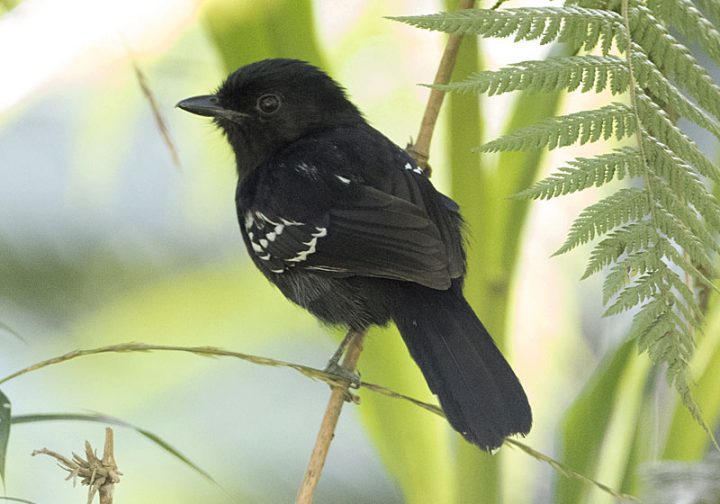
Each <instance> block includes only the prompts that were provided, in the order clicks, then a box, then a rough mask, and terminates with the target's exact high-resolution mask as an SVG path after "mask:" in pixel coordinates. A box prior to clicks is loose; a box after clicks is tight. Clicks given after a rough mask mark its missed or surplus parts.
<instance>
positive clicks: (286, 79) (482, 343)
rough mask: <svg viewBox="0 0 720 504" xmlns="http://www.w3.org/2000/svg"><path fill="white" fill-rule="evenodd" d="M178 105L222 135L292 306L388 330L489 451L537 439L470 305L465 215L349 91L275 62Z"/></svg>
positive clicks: (241, 215) (247, 236) (239, 197)
mask: <svg viewBox="0 0 720 504" xmlns="http://www.w3.org/2000/svg"><path fill="white" fill-rule="evenodd" d="M178 106H179V107H180V108H183V109H185V110H187V111H189V112H192V113H195V114H199V115H205V116H210V117H214V120H215V122H216V123H217V124H218V125H219V126H220V128H221V129H222V130H223V131H224V133H225V135H226V137H227V139H228V141H229V143H230V145H231V146H232V147H233V150H234V152H235V156H236V164H237V170H238V176H239V181H238V187H237V193H236V204H237V212H238V219H239V222H240V230H241V233H242V236H243V239H244V241H245V245H246V246H247V248H248V251H249V253H250V256H251V257H252V260H253V262H254V263H255V265H256V266H257V267H258V268H259V269H260V271H262V272H263V274H265V276H266V277H267V278H268V279H269V280H270V281H271V282H273V283H274V284H275V285H277V287H278V288H279V289H280V290H281V291H282V292H283V294H285V296H286V297H287V298H288V299H290V300H292V301H293V302H295V303H297V304H298V305H300V306H302V307H304V308H306V309H307V310H309V311H310V312H311V313H313V314H314V315H316V316H317V317H318V318H320V319H321V320H323V321H324V322H327V323H330V324H341V325H344V326H346V327H349V328H352V329H356V330H364V329H366V328H367V327H369V326H371V325H373V324H379V325H384V324H386V323H388V322H389V321H390V320H393V321H394V322H395V323H396V324H397V326H398V328H399V330H400V333H401V334H402V337H403V340H404V341H405V343H406V344H407V347H408V349H409V350H410V353H411V355H412V357H413V358H414V359H415V361H416V362H417V363H418V365H419V366H420V369H421V370H422V372H423V374H424V376H425V378H426V380H427V382H428V385H429V386H430V388H431V390H432V391H433V392H434V393H435V394H437V396H438V397H439V399H440V403H441V405H442V407H443V409H444V411H445V413H446V414H447V417H448V419H449V421H450V423H451V424H452V426H453V427H454V428H455V429H456V430H457V431H459V432H460V433H462V435H463V436H464V437H465V438H466V439H468V440H469V441H471V442H473V443H475V444H477V445H478V446H480V447H481V448H483V449H485V450H491V449H494V448H497V447H498V446H500V445H501V444H502V442H503V439H504V438H505V437H506V436H508V435H511V434H516V433H519V434H527V432H529V430H530V426H531V423H532V417H531V413H530V407H529V405H528V402H527V398H526V396H525V392H524V391H523V389H522V387H521V385H520V383H519V381H518V379H517V378H516V376H515V374H514V373H513V371H512V369H511V368H510V366H509V365H508V364H507V362H506V361H505V359H504V358H503V356H502V354H501V353H500V351H499V350H498V349H497V347H496V346H495V344H494V342H493V340H492V338H491V337H490V335H489V334H488V333H487V331H486V330H485V328H484V327H483V325H482V323H481V322H480V320H479V319H478V318H477V316H476V315H475V314H474V313H473V311H472V309H471V308H470V306H469V305H468V304H467V302H466V301H465V299H464V297H463V295H462V282H463V277H464V275H465V253H464V249H463V238H462V233H461V227H462V219H461V217H460V213H459V209H458V206H457V205H456V204H455V202H453V201H452V200H451V199H450V198H448V197H446V196H444V195H442V194H441V193H439V192H438V191H436V190H435V188H434V187H433V186H432V184H431V183H430V181H429V180H428V178H427V177H426V176H425V174H424V173H423V171H422V170H421V169H420V168H418V166H417V164H416V163H415V161H414V160H413V159H412V158H411V157H410V156H409V155H408V154H407V153H406V152H405V151H404V150H403V149H401V148H399V147H398V146H396V145H395V144H394V143H392V142H391V141H390V140H388V139H387V138H386V137H385V136H383V135H382V134H381V133H380V132H378V131H377V130H375V129H373V128H372V127H371V126H369V125H368V124H367V122H366V121H365V120H364V119H363V117H362V115H361V114H360V112H359V111H358V109H357V108H356V107H355V106H354V105H353V104H352V103H351V102H350V101H349V100H348V99H347V98H346V96H345V92H344V91H343V89H342V88H341V87H340V86H338V85H337V84H336V83H335V82H334V81H333V80H332V79H331V78H330V77H328V76H327V75H326V74H325V73H323V72H322V71H321V70H319V69H317V68H316V67H313V66H311V65H309V64H307V63H304V62H301V61H296V60H288V59H271V60H264V61H260V62H257V63H253V64H250V65H248V66H245V67H242V68H240V69H239V70H237V71H236V72H234V73H233V74H231V75H230V76H229V77H228V78H227V80H226V81H225V82H224V83H223V84H222V86H221V87H220V89H219V90H218V91H217V92H216V93H215V94H213V95H207V96H198V97H194V98H188V99H186V100H183V101H181V102H180V103H178Z"/></svg>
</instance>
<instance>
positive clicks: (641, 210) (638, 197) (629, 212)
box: [553, 187, 650, 255]
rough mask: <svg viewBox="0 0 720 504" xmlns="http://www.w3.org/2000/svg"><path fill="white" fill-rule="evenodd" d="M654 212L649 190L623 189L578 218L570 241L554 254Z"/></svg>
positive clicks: (571, 230)
mask: <svg viewBox="0 0 720 504" xmlns="http://www.w3.org/2000/svg"><path fill="white" fill-rule="evenodd" d="M649 212H650V202H649V201H648V194H647V191H645V190H644V189H638V188H636V187H629V188H625V189H620V190H619V191H617V192H616V193H614V194H612V195H610V196H608V197H607V198H605V199H603V200H600V201H599V202H597V203H595V204H594V205H590V206H589V207H588V208H586V209H585V210H583V212H582V213H581V214H580V215H579V216H578V217H577V219H575V222H573V224H572V226H571V227H570V232H569V233H568V237H567V240H566V241H565V243H564V244H563V245H562V247H560V248H559V249H558V250H557V252H555V253H554V254H553V255H559V254H564V253H565V252H567V251H569V250H572V249H574V248H575V247H577V246H578V245H582V244H583V243H587V242H588V241H590V240H592V239H593V238H595V236H596V235H602V234H605V233H607V232H608V231H610V230H612V229H613V228H615V227H618V226H621V225H623V224H626V223H628V222H631V221H635V220H639V219H641V218H642V217H643V216H644V215H647V214H648V213H649Z"/></svg>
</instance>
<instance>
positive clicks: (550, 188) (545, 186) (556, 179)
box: [516, 147, 642, 199]
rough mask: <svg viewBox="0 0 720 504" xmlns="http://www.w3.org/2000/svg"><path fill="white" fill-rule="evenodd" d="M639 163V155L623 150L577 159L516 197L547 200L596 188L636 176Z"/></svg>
mask: <svg viewBox="0 0 720 504" xmlns="http://www.w3.org/2000/svg"><path fill="white" fill-rule="evenodd" d="M641 162H642V159H641V157H640V153H639V152H638V150H637V149H636V148H634V147H623V148H622V149H616V150H615V151H613V152H611V153H609V154H602V155H599V156H595V157H592V158H584V157H580V158H577V159H574V160H572V161H570V162H569V163H568V164H569V165H570V166H566V167H563V168H560V169H559V170H558V171H557V172H556V173H553V174H551V175H549V176H548V177H546V178H544V179H543V180H540V181H539V182H536V183H535V184H534V185H533V186H532V187H529V188H528V189H525V190H524V191H521V192H519V193H518V194H517V195H516V197H518V198H523V199H550V198H553V197H555V196H560V195H564V194H570V193H573V192H576V191H581V190H583V189H585V188H587V187H590V186H593V185H594V186H597V187H600V186H602V185H604V184H606V183H607V182H610V181H611V180H613V179H617V180H622V179H624V178H625V177H635V176H637V175H638V173H639V172H640V163H641Z"/></svg>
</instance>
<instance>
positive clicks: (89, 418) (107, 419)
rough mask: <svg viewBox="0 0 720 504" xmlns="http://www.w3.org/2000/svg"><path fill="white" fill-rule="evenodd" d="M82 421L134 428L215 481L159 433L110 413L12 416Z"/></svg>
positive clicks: (23, 419) (24, 420)
mask: <svg viewBox="0 0 720 504" xmlns="http://www.w3.org/2000/svg"><path fill="white" fill-rule="evenodd" d="M68 420H69V421H80V422H96V423H101V424H106V425H107V424H109V425H117V426H119V427H125V428H128V429H132V430H134V431H135V432H137V433H138V434H140V435H141V436H144V437H146V438H147V439H149V440H150V441H152V442H153V443H155V444H156V445H157V446H159V447H160V448H162V449H163V450H165V451H166V452H168V453H169V454H170V455H172V456H173V457H175V458H177V459H178V460H180V461H181V462H182V463H184V464H185V465H187V466H188V467H190V468H191V469H193V470H194V471H195V472H197V473H198V474H200V475H202V476H204V477H205V478H207V479H209V480H210V481H212V482H213V483H214V482H215V480H214V479H213V478H212V476H210V475H209V474H208V473H207V472H205V471H203V470H202V469H200V467H199V466H198V465H196V464H195V463H194V462H193V461H191V460H190V459H189V458H187V457H186V456H185V455H183V454H182V453H180V451H179V450H178V449H176V448H174V447H173V446H172V445H171V444H170V443H168V442H167V441H165V440H164V439H162V438H161V437H160V436H158V435H157V434H153V433H152V432H150V431H148V430H145V429H141V428H140V427H137V426H135V425H133V424H131V423H129V422H126V421H124V420H121V419H119V418H115V417H111V416H108V415H102V414H99V413H88V414H82V413H39V414H36V415H18V416H14V417H12V418H11V422H12V423H13V424H15V425H19V424H24V423H36V422H59V421H68Z"/></svg>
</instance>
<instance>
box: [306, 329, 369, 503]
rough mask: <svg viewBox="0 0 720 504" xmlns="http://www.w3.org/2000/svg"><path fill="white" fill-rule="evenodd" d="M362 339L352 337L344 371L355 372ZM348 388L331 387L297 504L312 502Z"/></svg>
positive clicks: (357, 335) (344, 386)
mask: <svg viewBox="0 0 720 504" xmlns="http://www.w3.org/2000/svg"><path fill="white" fill-rule="evenodd" d="M364 337H365V333H359V332H356V333H354V335H353V336H352V339H351V340H350V343H349V344H348V348H347V350H346V353H345V358H344V359H343V362H342V367H343V368H344V369H346V370H348V371H350V372H352V371H354V370H355V366H356V365H357V361H358V359H359V358H360V353H361V352H362V341H363V338H364ZM349 387H350V382H347V383H344V384H343V385H333V386H332V387H331V388H332V393H331V394H330V400H329V401H328V405H327V408H325V415H323V419H322V423H321V424H320V430H319V431H318V435H317V437H316V438H315V446H314V447H313V451H312V455H310V460H309V461H308V466H307V469H306V470H305V476H304V477H303V481H302V484H301V485H300V489H299V490H298V494H297V498H296V500H295V502H296V503H297V504H311V503H312V501H313V494H314V493H315V488H316V487H317V484H318V482H319V481H320V475H321V474H322V470H323V467H324V466H325V459H326V458H327V454H328V450H329V449H330V443H331V442H332V439H333V437H334V436H335V426H336V425H337V422H338V418H340V412H341V411H342V407H343V404H344V403H345V400H346V399H347V397H348V395H349V391H348V389H349Z"/></svg>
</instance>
